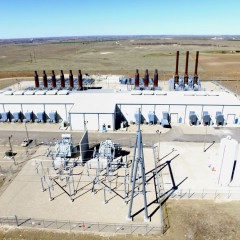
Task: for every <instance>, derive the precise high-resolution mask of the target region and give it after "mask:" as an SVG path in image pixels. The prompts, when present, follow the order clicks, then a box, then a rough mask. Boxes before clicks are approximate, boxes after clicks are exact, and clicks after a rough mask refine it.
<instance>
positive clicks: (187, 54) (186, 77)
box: [184, 51, 189, 84]
mask: <svg viewBox="0 0 240 240" xmlns="http://www.w3.org/2000/svg"><path fill="white" fill-rule="evenodd" d="M188 58H189V51H187V52H186V65H185V74H184V84H188Z"/></svg>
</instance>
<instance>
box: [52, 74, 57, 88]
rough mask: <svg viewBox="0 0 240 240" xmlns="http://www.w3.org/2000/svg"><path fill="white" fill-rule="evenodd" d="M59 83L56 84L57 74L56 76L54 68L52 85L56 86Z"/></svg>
mask: <svg viewBox="0 0 240 240" xmlns="http://www.w3.org/2000/svg"><path fill="white" fill-rule="evenodd" d="M56 86H57V84H56V76H55V72H54V70H52V87H54V88H55V87H56Z"/></svg>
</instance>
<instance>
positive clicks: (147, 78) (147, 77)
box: [144, 69, 149, 87]
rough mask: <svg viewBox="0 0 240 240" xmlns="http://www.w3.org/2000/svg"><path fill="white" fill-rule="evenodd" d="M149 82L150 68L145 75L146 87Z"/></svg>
mask: <svg viewBox="0 0 240 240" xmlns="http://www.w3.org/2000/svg"><path fill="white" fill-rule="evenodd" d="M148 83H149V74H148V69H146V71H145V76H144V87H148Z"/></svg>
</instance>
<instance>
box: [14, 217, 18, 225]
mask: <svg viewBox="0 0 240 240" xmlns="http://www.w3.org/2000/svg"><path fill="white" fill-rule="evenodd" d="M14 217H15V221H16V225H17V227H18V226H19V225H18V218H17V216H16V215H14Z"/></svg>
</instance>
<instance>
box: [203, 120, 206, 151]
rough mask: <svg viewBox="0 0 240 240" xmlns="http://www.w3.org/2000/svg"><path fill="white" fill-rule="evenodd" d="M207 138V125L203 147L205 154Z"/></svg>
mask: <svg viewBox="0 0 240 240" xmlns="http://www.w3.org/2000/svg"><path fill="white" fill-rule="evenodd" d="M206 138H207V125H206V132H205V137H204V145H203V152H205V151H206V150H205V147H206Z"/></svg>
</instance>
